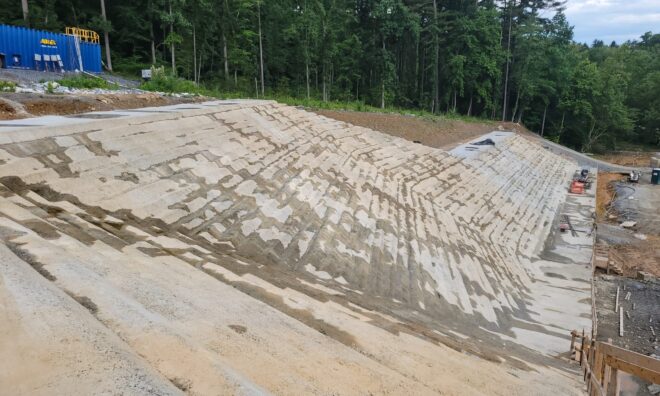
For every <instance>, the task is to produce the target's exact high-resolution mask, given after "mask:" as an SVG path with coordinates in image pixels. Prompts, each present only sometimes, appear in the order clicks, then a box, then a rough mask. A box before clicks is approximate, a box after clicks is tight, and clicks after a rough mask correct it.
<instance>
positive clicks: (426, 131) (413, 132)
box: [315, 110, 527, 148]
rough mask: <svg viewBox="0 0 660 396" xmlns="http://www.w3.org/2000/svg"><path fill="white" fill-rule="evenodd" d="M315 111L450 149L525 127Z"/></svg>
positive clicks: (427, 144) (417, 117)
mask: <svg viewBox="0 0 660 396" xmlns="http://www.w3.org/2000/svg"><path fill="white" fill-rule="evenodd" d="M315 112H316V113H317V114H320V115H323V116H326V117H330V118H333V119H335V120H339V121H344V122H348V123H350V124H353V125H359V126H362V127H365V128H370V129H374V130H377V131H380V132H385V133H387V134H389V135H392V136H397V137H400V138H403V139H406V140H409V141H413V142H419V143H421V144H424V145H426V146H430V147H436V148H447V147H451V146H453V145H456V144H458V143H460V142H466V141H468V140H470V139H472V138H474V137H477V136H480V135H483V134H485V133H488V132H490V131H493V130H497V129H501V130H507V131H516V132H523V133H524V132H526V131H527V130H526V129H525V128H524V127H522V126H520V125H518V124H514V123H510V122H503V123H502V122H496V121H483V122H467V121H461V120H451V119H441V118H439V117H438V118H429V117H419V116H414V115H403V114H388V113H366V112H357V111H336V110H315Z"/></svg>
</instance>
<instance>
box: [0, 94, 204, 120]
mask: <svg viewBox="0 0 660 396" xmlns="http://www.w3.org/2000/svg"><path fill="white" fill-rule="evenodd" d="M2 99H5V100H6V101H7V102H9V101H11V102H13V103H17V104H21V105H22V106H23V107H24V109H25V111H26V112H27V113H25V114H19V113H17V112H16V109H15V108H13V106H11V105H10V104H8V103H7V102H5V101H3V100H2ZM204 100H206V98H203V97H191V98H183V97H173V96H163V95H159V94H155V93H140V94H124V93H122V94H89V95H68V94H67V95H54V94H53V95H47V94H31V93H7V94H0V119H3V120H12V119H18V118H26V117H34V116H44V115H69V114H80V113H87V112H91V111H108V110H117V109H136V108H141V107H152V106H165V105H172V104H179V103H197V102H201V101H204Z"/></svg>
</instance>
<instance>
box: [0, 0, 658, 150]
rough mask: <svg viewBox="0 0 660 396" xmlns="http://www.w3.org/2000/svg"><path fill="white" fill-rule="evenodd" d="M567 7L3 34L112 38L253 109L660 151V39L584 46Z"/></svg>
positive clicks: (47, 9) (424, 0) (128, 60)
mask: <svg viewBox="0 0 660 396" xmlns="http://www.w3.org/2000/svg"><path fill="white" fill-rule="evenodd" d="M562 7H563V3H562V2H560V1H557V0H498V1H494V0H474V1H472V0H278V1H264V0H142V1H135V0H105V1H104V0H100V1H99V2H96V1H88V0H87V1H85V0H40V1H38V0H30V1H29V3H28V0H21V1H18V0H0V21H1V22H3V23H10V24H23V25H29V26H30V27H33V28H39V29H47V30H55V31H57V30H61V29H62V28H63V27H64V26H78V27H85V28H90V29H93V30H96V31H98V32H99V33H101V34H102V35H103V36H104V40H102V41H103V42H104V45H106V48H107V51H106V55H105V63H106V67H107V68H110V69H111V68H112V67H113V66H114V69H115V70H116V71H120V72H124V73H131V74H133V75H137V73H138V71H139V69H141V68H145V67H149V65H167V66H168V67H169V68H171V70H172V72H173V73H175V74H177V75H179V76H181V77H183V78H187V79H190V80H193V81H195V82H196V83H199V84H204V85H206V86H212V87H217V88H219V89H221V90H223V91H227V92H232V93H238V94H243V95H251V96H260V97H261V96H264V95H275V94H277V95H288V96H293V97H299V98H308V99H316V100H323V101H361V102H364V103H366V104H369V105H372V106H379V107H386V106H396V107H401V108H416V109H424V110H427V111H430V112H432V113H447V112H452V113H457V114H463V115H467V116H478V117H484V118H489V119H495V120H504V121H513V122H520V123H523V124H524V125H525V126H526V127H528V128H529V129H531V130H533V131H536V132H538V133H539V134H541V135H544V136H547V137H549V138H552V139H554V140H559V141H561V142H562V143H564V144H567V145H569V146H572V147H575V148H578V149H582V150H584V151H598V150H602V149H605V148H612V147H617V145H618V144H619V143H621V142H634V143H639V144H644V145H660V114H659V113H660V57H659V56H658V53H659V51H660V35H659V34H652V33H650V32H649V33H646V34H644V35H643V36H641V37H640V38H639V39H638V40H633V41H628V42H625V43H621V44H617V43H614V42H613V43H611V44H607V45H606V44H605V43H603V42H601V41H594V42H593V43H592V44H591V45H590V46H587V45H586V44H579V43H575V42H574V41H573V31H572V27H571V26H570V25H569V23H568V22H567V20H566V17H565V15H564V14H563V12H562Z"/></svg>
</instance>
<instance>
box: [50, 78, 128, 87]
mask: <svg viewBox="0 0 660 396" xmlns="http://www.w3.org/2000/svg"><path fill="white" fill-rule="evenodd" d="M58 84H60V85H62V86H64V87H69V88H78V89H111V90H116V89H119V85H117V84H114V83H111V82H108V81H106V80H104V79H102V78H95V77H89V76H86V75H80V76H74V77H66V78H63V79H61V80H59V81H58Z"/></svg>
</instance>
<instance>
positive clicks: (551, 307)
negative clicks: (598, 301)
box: [0, 101, 593, 394]
mask: <svg viewBox="0 0 660 396" xmlns="http://www.w3.org/2000/svg"><path fill="white" fill-rule="evenodd" d="M35 122H36V124H32V125H34V126H23V127H21V126H15V127H11V126H6V125H5V126H4V127H3V126H2V125H0V236H1V237H2V240H3V244H2V245H0V247H1V250H0V257H2V258H3V259H2V260H1V261H2V266H3V269H2V271H1V272H0V273H1V274H2V275H1V276H2V277H1V278H0V302H2V303H3V304H2V305H0V315H4V317H5V318H6V320H3V321H2V323H1V324H0V331H1V332H2V333H1V334H0V335H1V336H2V337H0V339H1V341H0V355H5V354H6V355H7V356H9V355H12V356H23V358H20V359H18V362H19V363H18V364H16V365H15V366H14V367H13V368H9V369H8V370H6V371H5V370H0V384H2V385H3V387H4V386H10V389H12V390H13V391H15V392H14V393H44V394H46V393H52V392H64V393H66V392H67V390H70V389H72V388H70V387H71V386H72V382H69V381H73V380H74V379H72V378H67V376H66V375H62V374H63V373H69V372H74V373H77V374H78V375H79V376H81V377H80V378H78V379H76V381H78V382H75V383H76V384H77V385H76V386H79V388H73V389H78V390H82V391H83V393H85V391H87V390H88V391H90V392H99V393H102V392H105V391H106V390H107V391H112V390H114V389H119V390H121V391H124V392H128V393H145V392H152V393H156V394H169V393H178V392H182V391H183V392H188V393H191V394H219V393H221V394H224V393H228V394H232V393H268V392H271V393H276V394H302V393H317V394H327V393H340V394H364V393H367V392H374V393H410V392H413V393H415V394H416V393H420V394H423V393H430V394H433V393H438V392H447V393H450V394H452V393H453V394H466V393H470V394H477V393H483V394H516V393H520V394H530V393H539V394H546V393H547V394H550V393H555V394H556V393H557V392H560V394H568V393H572V392H577V390H578V388H577V387H575V388H574V383H573V382H572V381H573V379H572V375H571V374H570V373H568V372H567V371H566V370H567V369H566V367H565V366H564V364H563V363H562V362H561V361H560V360H558V359H557V358H556V357H555V356H556V355H558V354H559V353H560V352H562V351H563V350H564V349H565V348H566V347H567V345H568V343H567V342H565V340H564V337H565V336H566V335H567V334H568V333H567V330H570V329H572V328H579V327H580V326H582V325H586V324H587V323H588V319H589V305H588V304H586V303H584V301H583V300H584V299H585V298H586V297H588V296H589V284H588V282H587V281H586V280H587V279H588V276H589V270H588V268H586V267H585V264H587V263H588V261H589V257H590V256H589V253H588V252H589V247H590V244H591V240H590V236H589V235H587V233H586V232H585V233H584V234H580V235H581V236H577V237H576V236H559V235H554V233H553V232H552V230H553V224H554V225H556V221H557V218H558V216H559V215H560V214H561V213H565V212H567V211H572V212H573V213H574V214H575V217H573V224H574V226H575V227H577V228H580V227H584V228H586V227H587V224H589V221H590V220H589V216H590V213H589V208H590V207H592V206H593V202H592V200H591V199H592V198H590V197H581V198H574V200H573V201H567V192H566V187H567V182H568V180H570V177H571V176H572V174H573V172H574V171H575V164H574V163H572V162H570V161H568V160H566V159H563V158H562V157H559V156H557V155H555V154H553V153H551V152H549V151H547V150H544V149H543V148H542V147H541V146H539V145H538V144H536V143H533V142H531V141H530V140H528V139H526V138H524V137H521V136H519V135H516V134H512V133H507V132H494V133H492V134H491V135H490V137H491V138H492V139H493V140H494V141H495V142H496V144H495V145H494V146H490V145H488V146H477V145H470V144H467V145H463V146H460V147H457V148H456V149H454V150H452V151H450V152H448V151H442V150H438V149H434V148H430V147H426V146H423V145H420V144H414V143H411V142H408V141H405V140H402V139H399V138H395V137H392V136H388V135H384V134H381V133H379V132H375V131H372V130H369V129H365V128H360V127H355V126H351V125H348V124H345V123H342V122H339V121H335V120H331V119H328V118H324V117H321V116H318V115H316V114H314V113H310V112H306V111H303V110H299V109H296V108H293V107H289V106H284V105H281V104H277V103H274V102H267V101H237V102H217V103H207V104H204V105H197V106H194V105H190V106H187V107H181V106H179V107H178V108H172V109H166V108H162V109H145V110H142V111H126V112H116V113H108V114H96V115H90V116H89V117H82V118H69V119H63V118H61V119H59V118H58V119H57V120H50V121H49V126H48V127H43V128H42V127H38V120H37V121H35ZM23 124H25V122H24V123H23ZM28 124H29V123H28ZM30 266H32V267H33V268H34V269H36V270H37V271H38V273H39V274H41V275H37V273H35V272H34V271H33V270H32V269H31V268H29V267H30ZM81 306H82V307H84V308H87V309H84V308H82V307H81ZM65 312H66V316H67V318H69V319H68V320H65V321H63V320H60V319H59V316H60V315H64V314H65ZM35 322H39V323H40V325H39V326H40V327H41V328H42V330H40V331H27V330H26V329H28V328H30V327H31V326H33V324H34V323H35ZM8 340H18V341H16V342H11V341H9V342H8ZM10 344H12V345H10ZM63 345H66V346H68V347H64V346H63ZM464 352H470V354H465V353H464ZM71 354H73V356H70V355H71ZM0 360H5V359H0ZM35 360H36V361H37V362H38V364H37V363H34V361H35ZM60 360H61V361H63V362H64V363H62V364H61V365H60V370H59V371H53V372H51V373H49V372H48V370H46V368H47V367H48V365H49V364H55V363H56V362H58V361H60ZM35 368H37V369H38V368H43V369H44V370H41V371H40V372H41V374H39V375H28V374H27V373H30V372H33V371H34V369H35ZM0 369H2V363H0Z"/></svg>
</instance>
